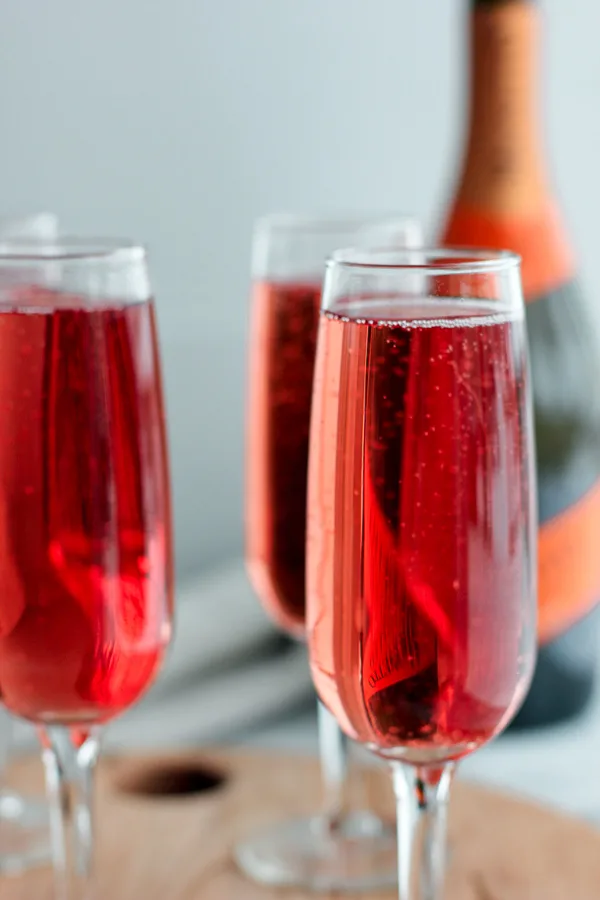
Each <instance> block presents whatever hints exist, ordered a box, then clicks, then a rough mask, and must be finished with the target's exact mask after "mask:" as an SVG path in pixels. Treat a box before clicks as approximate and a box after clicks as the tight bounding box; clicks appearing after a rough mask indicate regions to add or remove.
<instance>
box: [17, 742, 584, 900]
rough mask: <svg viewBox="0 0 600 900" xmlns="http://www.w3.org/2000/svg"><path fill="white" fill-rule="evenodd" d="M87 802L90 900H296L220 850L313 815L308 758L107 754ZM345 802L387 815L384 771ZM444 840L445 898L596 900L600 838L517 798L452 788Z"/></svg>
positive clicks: (35, 887)
mask: <svg viewBox="0 0 600 900" xmlns="http://www.w3.org/2000/svg"><path fill="white" fill-rule="evenodd" d="M219 777H221V778H222V779H223V781H222V783H220V784H219V783H218V778H219ZM42 782H43V779H42V773H41V767H40V765H39V763H38V762H37V761H36V760H22V761H19V762H18V763H17V764H16V765H14V766H13V767H12V770H11V773H10V783H11V784H12V785H14V786H15V787H19V788H20V789H22V790H24V791H27V792H29V793H35V792H37V791H41V790H42V789H43V785H42ZM206 785H208V786H209V788H210V789H208V790H203V791H200V792H199V793H179V794H177V793H175V794H173V793H165V792H169V791H171V792H172V791H183V790H185V789H187V788H194V789H198V788H201V787H203V786H206ZM97 795H98V796H97V837H98V854H97V874H96V883H95V889H94V893H93V897H94V900H108V898H110V900H192V898H194V900H277V898H282V900H283V898H285V900H306V895H304V894H302V893H301V892H298V891H296V890H290V889H287V890H284V889H276V888H266V887H259V886H256V885H254V884H252V883H250V882H249V881H248V880H247V879H246V878H245V877H244V876H243V875H241V874H240V873H239V872H238V871H237V869H236V867H235V864H234V863H233V861H232V856H231V848H232V846H233V844H234V842H235V841H237V840H238V839H241V838H243V837H245V836H247V835H249V834H252V833H253V832H254V831H255V830H256V829H258V828H260V827H262V826H264V825H268V824H270V823H276V822H277V821H281V820H283V819H286V818H288V817H289V816H292V815H294V814H306V813H311V812H314V811H315V810H316V809H317V808H318V802H319V775H318V766H317V763H316V761H314V760H312V759H307V758H304V757H294V756H290V755H285V756H270V755H264V754H260V753H252V754H250V753H247V752H244V753H236V752H231V751H218V750H215V751H211V752H206V753H197V754H186V755H185V756H182V755H177V756H175V755H174V756H166V757H165V756H163V757H160V758H154V757H147V756H146V757H144V756H140V757H135V758H133V757H127V758H114V757H113V758H107V759H105V760H104V761H103V762H102V763H101V765H100V767H99V770H98V784H97ZM354 800H355V801H356V802H363V803H364V802H369V803H371V804H372V805H373V807H374V808H376V809H377V810H379V811H380V812H381V813H382V814H383V815H386V816H389V817H390V818H391V817H393V814H394V810H393V802H392V796H391V786H390V783H389V779H388V777H387V773H386V772H385V771H379V770H373V771H371V770H369V771H368V772H366V773H362V774H361V777H360V778H356V779H355V797H354ZM450 841H451V846H452V854H451V864H450V867H449V872H448V879H447V891H446V894H447V898H448V900H559V898H560V900H592V898H597V897H598V896H599V894H600V832H597V831H596V830H594V829H593V828H591V827H590V826H588V825H586V824H584V823H581V822H578V821H575V820H571V819H568V818H565V817H562V816H560V815H557V814H556V813H553V812H550V811H547V810H545V809H542V808H539V807H536V806H535V805H531V804H529V803H525V802H523V801H521V800H518V799H516V798H512V797H508V796H503V795H499V794H495V793H492V792H489V791H487V790H482V789H481V788H479V787H475V786H472V785H468V784H461V783H460V782H459V783H457V784H456V786H455V791H454V797H453V800H452V809H451V826H450ZM51 896H52V880H51V873H50V871H49V869H38V870H37V871H32V872H29V873H27V874H25V875H22V876H19V877H14V876H13V877H9V876H4V877H2V878H0V900H25V898H27V900H30V898H35V900H46V898H50V897H51ZM393 896H394V894H393V892H387V893H385V894H371V895H370V897H371V898H372V900H380V898H384V897H386V898H391V897H393Z"/></svg>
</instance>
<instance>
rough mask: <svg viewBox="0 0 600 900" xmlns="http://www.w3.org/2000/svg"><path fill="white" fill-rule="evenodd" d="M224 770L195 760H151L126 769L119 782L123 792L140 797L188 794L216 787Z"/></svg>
mask: <svg viewBox="0 0 600 900" xmlns="http://www.w3.org/2000/svg"><path fill="white" fill-rule="evenodd" d="M226 781H227V776H226V775H225V773H223V772H220V771H218V770H217V769H214V768H212V767H209V766H203V765H200V764H199V763H198V764H194V763H169V762H165V763H150V764H144V765H142V766H141V767H139V768H138V769H137V770H136V771H131V770H130V771H129V772H128V773H127V774H126V775H125V776H124V777H122V778H120V779H119V781H118V787H119V789H120V790H121V791H123V792H124V793H126V794H135V795H137V796H140V797H150V798H152V797H156V798H159V797H188V796H192V795H196V794H205V793H210V792H212V791H216V790H219V788H221V787H223V785H224V784H225V782H226Z"/></svg>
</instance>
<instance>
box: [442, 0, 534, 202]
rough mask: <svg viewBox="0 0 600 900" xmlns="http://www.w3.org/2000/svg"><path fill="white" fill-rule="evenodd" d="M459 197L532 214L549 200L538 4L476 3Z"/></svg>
mask: <svg viewBox="0 0 600 900" xmlns="http://www.w3.org/2000/svg"><path fill="white" fill-rule="evenodd" d="M470 26H471V27H470V104H469V126H468V138H467V148H466V154H465V163H464V169H463V174H462V179H461V187H460V191H459V196H460V200H461V201H462V202H463V203H465V204H467V205H470V206H484V207H485V208H486V209H488V210H489V209H492V210H494V211H495V212H497V213H508V214H511V215H514V214H518V213H521V212H523V213H527V212H529V211H531V210H532V209H534V208H535V207H536V206H539V204H540V202H541V201H543V200H544V199H545V198H547V196H548V188H547V181H546V175H545V165H544V155H543V148H542V140H541V132H542V129H541V123H540V103H539V67H540V65H539V64H540V59H539V56H540V50H539V44H540V41H539V30H540V29H539V26H540V22H539V13H538V11H537V9H536V8H535V6H534V4H533V3H532V2H531V0H483V2H482V0H474V2H472V10H471V22H470Z"/></svg>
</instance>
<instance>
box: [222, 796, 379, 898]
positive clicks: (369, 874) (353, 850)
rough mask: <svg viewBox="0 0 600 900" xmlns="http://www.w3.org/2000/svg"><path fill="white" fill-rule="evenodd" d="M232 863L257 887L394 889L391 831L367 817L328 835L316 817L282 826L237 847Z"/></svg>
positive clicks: (358, 816)
mask: <svg viewBox="0 0 600 900" xmlns="http://www.w3.org/2000/svg"><path fill="white" fill-rule="evenodd" d="M235 859H236V862H237V864H238V866H239V867H240V869H241V870H242V872H244V874H245V875H247V876H248V877H249V878H251V879H252V880H253V881H257V882H259V883H260V884H269V885H275V886H278V887H283V886H293V887H303V888H308V889H309V890H311V891H318V892H321V893H327V892H330V891H338V892H342V893H361V892H363V891H374V890H378V889H383V888H390V887H394V886H395V885H396V884H397V871H396V867H397V854H396V830H395V828H394V827H393V826H391V825H388V824H387V823H386V822H382V821H381V819H379V818H378V817H377V816H375V815H373V814H372V813H369V812H356V813H352V814H350V815H348V816H346V817H345V818H344V819H343V821H342V822H341V823H340V825H339V827H338V828H336V830H335V832H333V833H330V832H328V831H326V830H325V828H324V825H323V821H322V820H321V819H319V818H316V817H315V818H313V819H296V820H294V821H292V822H282V823H281V825H279V826H274V827H272V828H271V829H269V830H268V831H264V832H261V833H260V834H258V835H256V836H255V837H253V838H251V839H250V840H248V841H246V842H244V843H242V844H238V846H237V847H236V848H235Z"/></svg>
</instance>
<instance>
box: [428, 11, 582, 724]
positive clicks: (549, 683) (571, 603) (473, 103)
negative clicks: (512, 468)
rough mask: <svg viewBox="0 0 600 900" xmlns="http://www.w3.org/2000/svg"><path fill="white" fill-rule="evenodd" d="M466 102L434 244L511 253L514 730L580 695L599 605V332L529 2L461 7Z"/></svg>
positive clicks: (575, 705) (544, 718)
mask: <svg viewBox="0 0 600 900" xmlns="http://www.w3.org/2000/svg"><path fill="white" fill-rule="evenodd" d="M470 6H471V8H470V13H469V18H470V62H471V69H470V108H469V115H468V127H467V136H466V145H465V150H464V156H463V162H462V168H461V171H460V175H459V179H458V184H457V188H456V191H455V194H454V198H453V201H452V203H451V204H450V209H449V214H448V216H447V219H446V222H445V225H444V228H443V232H442V241H443V243H445V244H455V245H471V246H483V247H498V248H505V249H510V250H514V251H516V252H517V253H519V254H520V255H521V257H522V277H523V288H524V292H525V300H526V303H527V306H526V309H527V324H528V329H529V341H530V350H531V364H532V375H533V387H534V404H535V426H536V440H537V472H538V490H539V520H540V531H539V549H538V553H539V582H538V590H539V625H538V631H539V635H538V636H539V644H540V650H539V661H538V666H537V670H536V674H535V677H534V681H533V684H532V687H531V690H530V692H529V695H528V697H527V699H526V701H525V704H524V706H523V708H522V710H521V712H520V713H519V715H518V717H517V719H516V721H515V723H514V727H519V726H520V727H531V726H537V725H542V724H550V723H552V722H558V721H561V720H565V719H569V718H571V717H573V716H575V715H577V714H578V713H580V712H581V711H583V710H584V709H585V707H586V706H587V704H588V703H589V700H590V698H591V696H592V692H593V688H594V680H595V673H596V657H597V655H598V647H599V644H598V624H597V623H598V615H597V613H596V612H595V611H594V610H595V606H596V603H597V601H598V600H599V599H600V392H599V391H598V385H600V334H599V332H598V329H597V326H596V324H595V321H594V318H593V316H592V314H591V310H590V308H589V307H588V306H587V305H586V302H585V298H584V296H583V294H582V293H581V291H580V287H579V283H578V281H577V278H576V272H575V263H574V258H573V255H572V252H571V248H570V245H569V242H568V239H567V236H566V233H565V230H564V227H563V223H562V221H561V218H560V213H559V211H558V208H557V204H556V202H555V198H554V196H553V192H552V188H551V184H550V179H549V177H548V173H547V168H546V163H545V157H544V148H543V141H542V129H541V123H540V104H539V47H540V30H541V29H540V26H541V21H540V12H539V8H538V4H537V3H536V2H535V0H470Z"/></svg>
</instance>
